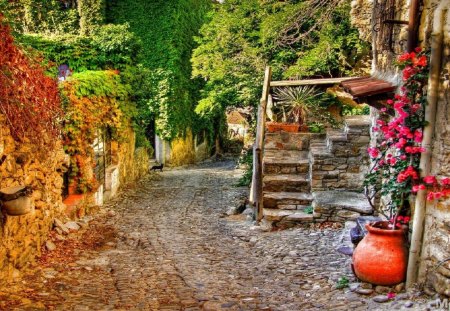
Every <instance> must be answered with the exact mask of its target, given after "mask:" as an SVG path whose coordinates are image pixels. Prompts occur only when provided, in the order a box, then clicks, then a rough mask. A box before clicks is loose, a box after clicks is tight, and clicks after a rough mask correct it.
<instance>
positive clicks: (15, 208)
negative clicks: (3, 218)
mask: <svg viewBox="0 0 450 311" xmlns="http://www.w3.org/2000/svg"><path fill="white" fill-rule="evenodd" d="M3 207H4V208H5V211H6V213H7V214H8V215H11V216H20V215H25V214H28V213H29V212H31V198H30V197H26V196H24V197H20V198H17V199H15V200H11V201H6V202H3Z"/></svg>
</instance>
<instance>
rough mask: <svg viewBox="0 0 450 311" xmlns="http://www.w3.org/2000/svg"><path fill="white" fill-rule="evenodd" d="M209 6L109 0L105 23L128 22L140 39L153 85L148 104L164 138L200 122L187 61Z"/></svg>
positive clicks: (196, 83)
mask: <svg viewBox="0 0 450 311" xmlns="http://www.w3.org/2000/svg"><path fill="white" fill-rule="evenodd" d="M210 6H211V1H209V0H173V1H164V0H152V1H148V0H147V1H146V0H112V1H108V9H107V21H108V22H113V23H129V25H130V27H131V30H132V31H133V32H134V33H135V34H136V35H137V36H139V38H140V39H141V41H142V45H143V55H142V63H143V65H144V67H145V68H147V69H148V70H150V79H151V81H152V83H151V84H152V85H153V90H151V94H150V96H149V100H148V102H147V104H148V107H149V109H150V110H151V111H152V112H153V113H154V117H155V120H156V132H157V134H158V135H159V136H161V137H162V138H164V139H166V140H172V139H174V138H176V137H178V136H184V135H185V134H186V130H187V129H188V128H192V129H193V130H194V132H195V131H200V130H202V127H203V126H202V125H204V124H202V122H200V121H199V120H198V119H197V117H196V115H195V113H194V108H195V106H196V102H197V100H198V90H199V89H200V86H201V82H200V80H199V79H197V80H192V79H191V75H192V69H191V68H192V66H191V63H190V59H191V54H192V49H193V48H194V47H195V42H194V36H196V35H197V34H198V30H199V29H200V27H201V25H202V24H203V23H204V21H205V18H206V14H207V12H208V10H209V9H210Z"/></svg>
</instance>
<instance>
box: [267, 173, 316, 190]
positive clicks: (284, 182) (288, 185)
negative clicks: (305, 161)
mask: <svg viewBox="0 0 450 311" xmlns="http://www.w3.org/2000/svg"><path fill="white" fill-rule="evenodd" d="M309 190H310V184H309V179H308V178H307V177H306V176H305V174H301V175H300V174H297V175H294V174H278V175H265V176H264V178H263V191H266V192H309Z"/></svg>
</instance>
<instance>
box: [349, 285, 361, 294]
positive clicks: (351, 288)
mask: <svg viewBox="0 0 450 311" xmlns="http://www.w3.org/2000/svg"><path fill="white" fill-rule="evenodd" d="M360 286H361V283H350V284H349V285H348V288H349V289H350V290H351V291H352V292H354V291H355V290H357V289H358V288H359V287H360Z"/></svg>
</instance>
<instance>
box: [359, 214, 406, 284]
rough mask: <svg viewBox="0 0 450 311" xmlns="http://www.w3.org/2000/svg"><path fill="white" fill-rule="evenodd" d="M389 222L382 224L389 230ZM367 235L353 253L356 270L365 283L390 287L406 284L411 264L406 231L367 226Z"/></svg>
mask: <svg viewBox="0 0 450 311" xmlns="http://www.w3.org/2000/svg"><path fill="white" fill-rule="evenodd" d="M387 224H388V223H387V222H383V225H384V228H387ZM366 228H367V230H368V234H367V235H366V236H365V237H364V239H363V240H362V241H361V242H359V244H358V246H357V247H356V248H355V251H354V252H353V269H354V272H355V274H356V276H357V277H358V278H359V279H361V280H362V281H364V282H368V283H372V284H376V285H383V286H391V285H395V284H398V283H401V282H403V281H405V278H406V268H407V263H408V248H407V246H406V238H405V230H404V229H396V230H390V229H382V228H378V226H377V227H373V226H372V224H367V225H366Z"/></svg>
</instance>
